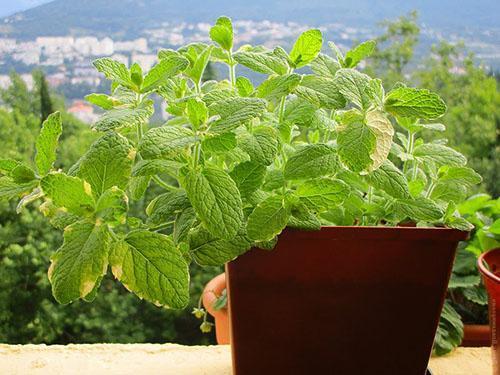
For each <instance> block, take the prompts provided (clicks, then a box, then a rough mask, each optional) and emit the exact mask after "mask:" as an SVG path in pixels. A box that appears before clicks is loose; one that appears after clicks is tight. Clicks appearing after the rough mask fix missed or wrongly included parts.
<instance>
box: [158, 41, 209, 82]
mask: <svg viewBox="0 0 500 375" xmlns="http://www.w3.org/2000/svg"><path fill="white" fill-rule="evenodd" d="M212 50H213V46H207V45H206V44H203V43H192V44H189V45H187V46H185V47H183V48H180V49H179V52H180V53H181V54H182V55H183V56H184V57H185V58H187V59H188V60H189V66H188V67H187V68H186V69H185V70H184V74H185V75H186V76H188V77H189V78H191V79H192V80H193V82H194V83H195V84H198V85H199V84H200V83H201V77H202V75H203V72H204V71H205V68H206V67H207V64H208V62H209V61H210V55H211V54H212ZM160 58H161V56H160Z"/></svg>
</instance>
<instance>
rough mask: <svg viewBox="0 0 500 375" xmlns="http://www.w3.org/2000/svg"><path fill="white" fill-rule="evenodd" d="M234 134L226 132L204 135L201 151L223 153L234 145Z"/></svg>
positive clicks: (235, 142)
mask: <svg viewBox="0 0 500 375" xmlns="http://www.w3.org/2000/svg"><path fill="white" fill-rule="evenodd" d="M236 144H237V141H236V134H234V133H231V132H228V133H222V134H218V135H215V136H212V137H209V136H207V137H205V138H203V141H202V143H201V147H202V149H203V151H205V152H209V153H213V154H224V153H226V152H228V151H231V150H232V149H234V148H235V147H236Z"/></svg>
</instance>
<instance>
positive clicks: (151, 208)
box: [146, 190, 190, 225]
mask: <svg viewBox="0 0 500 375" xmlns="http://www.w3.org/2000/svg"><path fill="white" fill-rule="evenodd" d="M188 207H190V204H189V200H188V197H187V195H186V193H185V192H183V191H182V190H177V191H169V192H166V193H164V194H161V195H158V196H157V197H156V198H155V199H153V200H152V201H151V202H150V203H149V205H148V206H147V208H146V213H147V214H148V216H149V218H148V223H151V224H156V225H158V224H161V223H165V222H167V221H169V220H171V219H172V217H173V216H174V215H175V214H176V213H177V212H180V211H182V210H184V209H186V208H188Z"/></svg>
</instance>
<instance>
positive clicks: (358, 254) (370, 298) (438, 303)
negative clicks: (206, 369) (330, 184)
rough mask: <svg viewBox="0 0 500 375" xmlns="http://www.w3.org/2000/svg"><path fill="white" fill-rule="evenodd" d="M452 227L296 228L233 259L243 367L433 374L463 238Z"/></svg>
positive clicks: (237, 363) (239, 372) (235, 325)
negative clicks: (434, 354) (272, 245)
mask: <svg viewBox="0 0 500 375" xmlns="http://www.w3.org/2000/svg"><path fill="white" fill-rule="evenodd" d="M466 237H467V233H466V232H461V231H458V230H453V229H446V228H410V227H323V228H322V229H321V230H320V231H312V232H305V231H297V230H290V229H286V230H285V231H283V233H282V234H281V235H280V237H279V241H278V244H277V246H276V247H275V249H274V250H272V251H266V250H261V249H256V248H255V249H252V250H250V251H248V252H247V253H245V254H243V255H242V256H240V257H239V258H237V259H236V260H234V261H232V262H230V263H228V264H227V266H226V276H227V288H228V293H229V315H230V335H231V347H232V356H233V371H234V374H236V375H246V374H259V373H260V374H333V373H334V374H398V375H400V374H406V375H412V374H415V375H422V374H424V373H425V371H426V367H427V363H428V360H429V357H430V354H431V350H432V344H433V339H434V335H435V332H436V329H437V325H438V321H439V316H440V312H441V308H442V305H443V302H444V298H445V293H446V288H447V284H448V279H449V276H450V273H451V268H452V265H453V260H454V256H455V251H456V246H457V243H458V241H461V240H464V239H466Z"/></svg>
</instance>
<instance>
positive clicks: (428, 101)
mask: <svg viewBox="0 0 500 375" xmlns="http://www.w3.org/2000/svg"><path fill="white" fill-rule="evenodd" d="M385 109H386V111H388V112H390V113H392V114H393V115H395V116H401V117H415V118H423V119H429V120H431V119H436V118H438V117H441V116H442V115H444V113H445V112H446V104H444V102H443V100H442V99H441V98H440V97H439V95H437V94H435V93H433V92H430V91H429V90H425V89H415V88H411V87H398V88H396V89H394V90H392V91H390V92H389V93H388V94H387V97H386V98H385Z"/></svg>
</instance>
